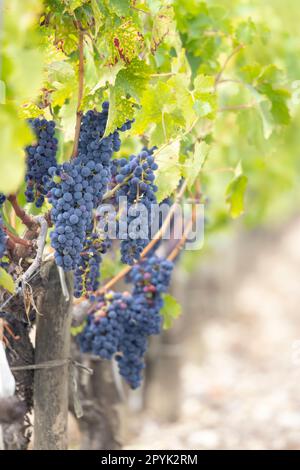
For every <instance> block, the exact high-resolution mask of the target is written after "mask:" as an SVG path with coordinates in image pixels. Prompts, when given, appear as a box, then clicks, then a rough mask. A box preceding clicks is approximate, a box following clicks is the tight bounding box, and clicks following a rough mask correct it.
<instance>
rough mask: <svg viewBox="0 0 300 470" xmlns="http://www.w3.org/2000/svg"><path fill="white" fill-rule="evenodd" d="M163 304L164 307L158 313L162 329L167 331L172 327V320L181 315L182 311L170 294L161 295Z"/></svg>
mask: <svg viewBox="0 0 300 470" xmlns="http://www.w3.org/2000/svg"><path fill="white" fill-rule="evenodd" d="M163 302H164V305H163V308H162V309H161V312H160V313H161V315H162V317H163V328H164V330H168V329H169V328H171V327H172V326H173V322H174V320H176V319H177V318H178V317H179V316H180V315H181V313H182V310H181V306H180V304H179V303H178V302H177V300H176V299H174V297H172V295H170V294H163Z"/></svg>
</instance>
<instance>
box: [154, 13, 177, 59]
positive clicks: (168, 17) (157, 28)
mask: <svg viewBox="0 0 300 470" xmlns="http://www.w3.org/2000/svg"><path fill="white" fill-rule="evenodd" d="M173 21H174V10H173V7H172V5H162V6H161V8H160V9H159V11H158V12H157V14H156V15H155V16H154V18H153V29H152V36H151V44H150V49H151V52H152V54H154V53H155V52H156V51H157V49H158V47H159V46H160V44H161V43H162V42H163V40H164V38H165V37H166V36H167V35H168V34H169V33H170V31H171V29H172V28H173Z"/></svg>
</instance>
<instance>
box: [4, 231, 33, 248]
mask: <svg viewBox="0 0 300 470" xmlns="http://www.w3.org/2000/svg"><path fill="white" fill-rule="evenodd" d="M3 230H4V232H5V233H6V234H7V235H8V237H9V238H10V239H11V240H12V241H13V242H14V243H16V244H18V245H23V246H26V247H30V246H32V242H31V241H30V240H24V239H23V238H20V237H18V236H17V235H15V234H14V233H12V232H10V231H9V230H8V228H6V227H3Z"/></svg>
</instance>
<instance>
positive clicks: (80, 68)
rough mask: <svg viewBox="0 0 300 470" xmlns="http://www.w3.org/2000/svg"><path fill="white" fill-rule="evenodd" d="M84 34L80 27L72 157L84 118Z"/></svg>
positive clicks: (75, 152) (75, 151)
mask: <svg viewBox="0 0 300 470" xmlns="http://www.w3.org/2000/svg"><path fill="white" fill-rule="evenodd" d="M83 36H84V33H83V31H81V29H79V38H78V53H79V65H78V97H77V111H76V124H75V135H74V144H73V150H72V156H71V158H75V157H76V156H77V153H78V142H79V134H80V124H81V118H82V111H81V102H82V98H83V86H84V52H83Z"/></svg>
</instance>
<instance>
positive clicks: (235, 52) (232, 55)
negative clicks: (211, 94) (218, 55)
mask: <svg viewBox="0 0 300 470" xmlns="http://www.w3.org/2000/svg"><path fill="white" fill-rule="evenodd" d="M244 47H245V46H244V44H240V45H239V46H237V47H236V48H235V49H234V50H233V51H232V53H231V54H229V56H228V57H227V59H226V60H225V62H224V64H223V66H222V68H221V70H220V72H219V73H218V74H217V75H216V78H215V89H216V88H217V86H218V84H219V82H220V80H221V77H222V75H223V73H224V71H225V69H226V67H227V65H228V63H229V62H230V61H231V59H232V58H233V57H234V56H235V55H236V54H237V53H238V52H240V50H242V49H244Z"/></svg>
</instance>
